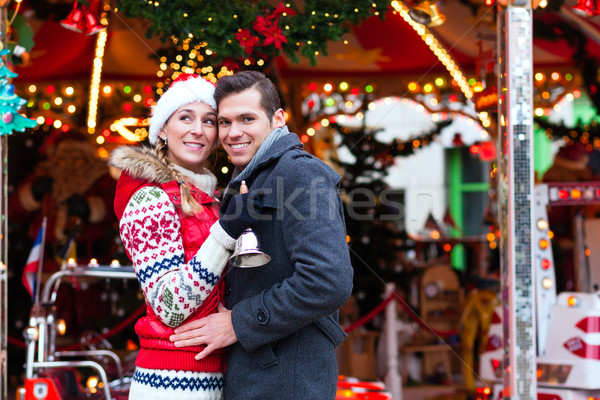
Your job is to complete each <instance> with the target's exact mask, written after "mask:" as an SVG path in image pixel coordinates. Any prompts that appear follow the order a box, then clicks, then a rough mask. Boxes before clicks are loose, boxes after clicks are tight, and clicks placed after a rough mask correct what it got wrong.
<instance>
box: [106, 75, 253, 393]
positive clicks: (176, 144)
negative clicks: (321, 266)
mask: <svg viewBox="0 0 600 400" xmlns="http://www.w3.org/2000/svg"><path fill="white" fill-rule="evenodd" d="M213 92H214V86H213V85H212V84H211V83H210V82H208V81H206V80H205V79H203V78H201V77H200V76H197V75H188V74H184V75H180V77H179V78H178V79H176V80H175V81H174V82H173V83H172V84H171V86H170V87H169V89H168V90H167V92H165V93H164V94H163V96H162V97H161V98H160V99H159V101H158V102H157V104H156V106H155V107H154V108H153V111H152V117H151V119H150V129H149V141H150V143H151V144H152V145H154V149H152V148H149V147H132V146H123V147H120V148H118V149H117V150H115V152H114V153H113V155H112V157H111V164H112V165H113V166H115V167H117V168H119V169H121V171H122V172H121V177H120V178H119V182H118V184H117V193H116V196H115V213H116V214H117V217H118V218H119V227H120V233H121V239H122V241H123V245H124V247H125V249H126V251H127V254H128V256H129V257H130V258H131V260H132V262H133V266H134V268H135V273H136V276H137V278H138V280H139V282H140V286H141V288H142V291H143V293H144V296H145V300H146V303H147V316H146V317H143V318H141V319H140V320H139V321H138V322H137V323H136V326H135V330H136V333H137V334H138V335H139V336H140V351H139V353H138V356H137V359H136V370H135V373H134V377H133V382H132V385H131V390H130V394H129V398H130V399H144V400H151V399H177V400H185V399H194V400H200V399H207V400H208V399H210V400H212V399H222V388H223V372H224V370H225V358H224V351H221V352H214V353H213V354H211V355H210V356H208V357H206V358H205V359H203V360H200V361H198V360H196V359H195V358H194V356H195V355H196V354H197V353H198V352H199V351H201V350H202V349H203V348H204V346H196V347H187V348H175V347H174V346H173V344H172V343H171V342H170V341H169V339H168V338H169V336H170V335H171V334H172V333H173V328H174V327H177V326H179V325H180V324H181V323H182V322H184V321H186V322H187V321H191V320H195V319H198V318H201V317H203V316H206V315H208V314H210V313H213V312H216V310H217V305H218V304H219V302H220V301H221V299H222V296H223V292H224V287H223V280H221V279H220V277H221V275H222V274H223V270H224V267H225V265H226V262H227V259H228V257H229V252H230V250H231V249H232V248H233V246H234V244H235V238H237V237H239V235H240V234H241V233H242V231H243V229H244V226H241V225H240V222H239V221H238V222H237V225H236V221H230V222H221V223H215V221H217V219H218V216H219V214H218V204H217V202H216V200H215V199H214V198H213V197H212V196H213V195H214V193H215V187H216V178H215V176H214V175H213V174H211V173H210V172H209V171H208V170H207V169H206V168H204V166H203V165H204V164H205V161H206V159H207V158H208V156H209V155H210V154H211V153H212V151H213V149H214V148H215V146H216V143H217V115H216V112H215V109H216V106H215V101H214V99H213ZM238 197H240V196H238ZM238 206H239V204H238Z"/></svg>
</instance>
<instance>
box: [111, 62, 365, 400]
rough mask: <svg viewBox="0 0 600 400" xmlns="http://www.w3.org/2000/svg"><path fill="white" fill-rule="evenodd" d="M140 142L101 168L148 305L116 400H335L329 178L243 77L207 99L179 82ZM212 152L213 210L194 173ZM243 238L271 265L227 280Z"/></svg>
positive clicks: (201, 84) (338, 208)
mask: <svg viewBox="0 0 600 400" xmlns="http://www.w3.org/2000/svg"><path fill="white" fill-rule="evenodd" d="M149 141H150V144H152V145H153V147H131V146H124V147H120V148H118V149H117V150H115V151H114V152H113V155H112V157H111V164H112V165H113V166H115V167H117V168H119V169H121V171H122V172H121V177H120V179H119V182H118V186H117V193H116V197H115V212H116V214H117V217H118V218H119V221H120V222H119V226H120V234H121V239H122V241H123V245H124V247H125V249H126V251H127V254H128V256H129V257H130V259H131V260H132V262H133V266H134V269H135V273H136V276H137V278H138V281H139V283H140V286H141V289H142V292H143V294H144V297H145V300H146V304H147V315H146V316H145V317H142V318H141V319H140V320H139V321H138V322H137V323H136V327H135V329H136V333H137V334H138V335H139V337H140V351H139V353H138V356H137V359H136V370H135V373H134V377H133V382H132V386H131V391H130V395H129V398H130V399H134V400H138V399H143V400H152V399H176V400H187V399H190V400H192V399H194V400H208V399H210V400H212V399H223V398H225V399H227V400H236V399H244V400H247V399H261V400H271V399H272V400H282V399H302V400H304V399H316V400H322V399H334V398H335V393H336V383H337V365H336V361H335V356H334V349H335V347H336V346H337V345H338V344H339V343H341V341H343V339H344V337H345V334H344V332H343V330H342V329H341V328H340V327H339V325H338V323H337V317H338V312H337V310H338V308H339V307H340V306H341V305H342V304H344V303H345V301H346V300H347V299H348V297H349V296H350V292H351V290H352V275H353V271H352V267H351V265H350V259H349V254H348V247H347V244H346V233H345V225H344V217H343V208H342V203H341V200H340V197H339V194H338V186H339V182H340V177H339V175H338V174H337V173H335V172H334V171H333V170H332V169H331V168H329V167H328V166H326V165H325V164H324V163H323V162H322V161H320V160H318V159H317V158H315V157H313V156H312V155H310V154H308V153H307V152H305V151H304V150H303V149H302V144H301V142H300V140H299V139H298V137H297V136H296V135H295V134H293V133H290V132H289V131H288V129H287V126H286V121H285V115H284V111H283V110H282V109H281V106H280V99H279V95H278V92H277V90H276V88H275V86H274V85H273V83H272V82H271V81H270V80H269V79H268V78H266V77H265V76H264V75H263V74H262V73H260V72H255V71H243V72H239V73H237V74H234V75H231V76H226V77H223V78H221V79H220V80H219V81H218V82H217V84H216V87H215V86H213V85H212V83H210V82H208V81H206V80H204V79H203V78H201V77H199V76H197V75H181V76H180V77H179V78H178V79H176V80H175V81H174V82H173V83H172V84H171V86H170V87H169V89H168V90H167V91H166V92H165V93H164V94H163V95H162V97H161V98H160V99H159V100H158V102H157V104H156V105H155V106H154V108H153V110H152V117H151V119H150V130H149ZM218 142H219V143H220V145H222V146H223V147H224V149H225V151H226V152H227V154H228V155H229V157H230V159H231V162H232V163H233V165H234V166H235V170H234V174H233V179H232V180H231V182H230V183H229V185H228V187H227V189H226V191H225V193H224V195H223V199H222V201H221V202H220V203H218V202H217V200H215V189H216V178H215V176H214V175H213V174H212V173H211V172H210V171H209V170H208V169H207V168H206V166H205V163H206V160H207V158H208V157H209V155H210V154H211V153H212V151H213V150H214V149H215V147H216V146H217V143H218ZM242 181H245V182H246V183H247V184H248V187H249V189H250V192H249V193H246V194H240V185H241V182H242ZM248 227H252V229H253V231H254V232H255V234H256V235H257V236H258V239H259V241H260V243H261V245H262V248H263V249H264V250H265V252H266V253H268V254H269V255H270V256H271V257H272V259H271V261H270V262H269V263H268V264H266V265H264V266H262V267H258V268H247V269H245V268H235V267H227V260H228V258H229V256H230V254H231V251H232V249H233V247H234V245H235V241H236V239H237V238H238V237H239V236H240V235H241V234H242V232H243V231H244V230H245V229H246V228H248Z"/></svg>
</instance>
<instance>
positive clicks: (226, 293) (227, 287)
mask: <svg viewBox="0 0 600 400" xmlns="http://www.w3.org/2000/svg"><path fill="white" fill-rule="evenodd" d="M230 294H231V285H227V286H226V287H225V296H229V295H230Z"/></svg>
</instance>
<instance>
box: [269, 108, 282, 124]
mask: <svg viewBox="0 0 600 400" xmlns="http://www.w3.org/2000/svg"><path fill="white" fill-rule="evenodd" d="M271 122H272V126H273V128H281V127H282V126H284V125H285V112H284V111H283V109H281V108H279V109H278V110H277V111H275V114H273V119H272V120H271Z"/></svg>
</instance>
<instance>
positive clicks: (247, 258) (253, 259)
mask: <svg viewBox="0 0 600 400" xmlns="http://www.w3.org/2000/svg"><path fill="white" fill-rule="evenodd" d="M269 261H271V256H270V255H268V254H266V253H263V252H262V251H261V250H260V248H259V245H258V238H257V237H256V235H255V234H254V232H253V231H252V229H250V228H247V229H246V230H245V231H244V233H242V235H241V236H240V237H239V238H238V240H237V241H236V242H235V249H234V250H233V254H232V255H231V257H229V264H230V265H233V266H234V267H239V268H254V267H260V266H263V265H265V264H266V263H268V262H269Z"/></svg>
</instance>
